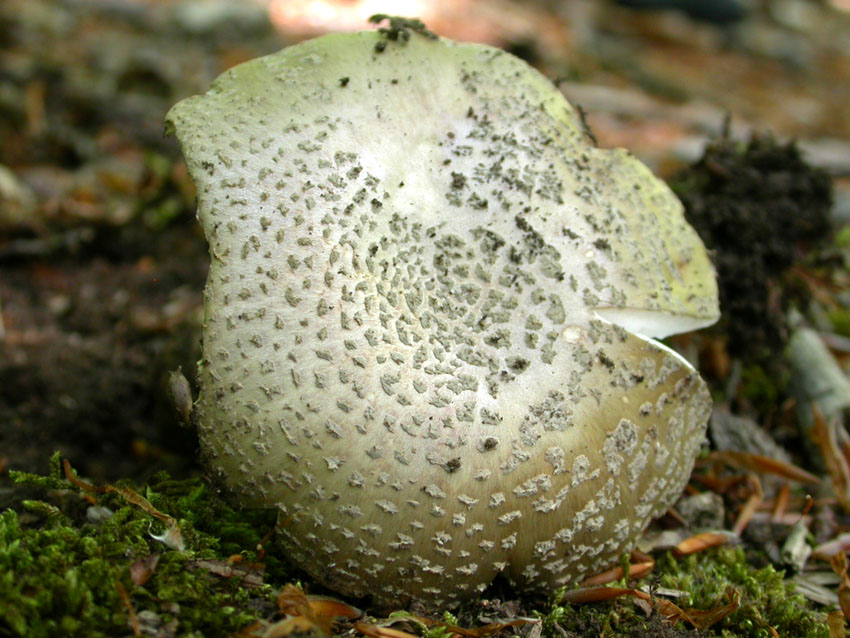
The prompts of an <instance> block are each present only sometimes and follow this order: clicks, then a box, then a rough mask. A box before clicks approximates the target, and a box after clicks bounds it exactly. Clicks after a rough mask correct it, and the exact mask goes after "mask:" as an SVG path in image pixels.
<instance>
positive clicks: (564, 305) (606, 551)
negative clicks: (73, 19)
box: [167, 32, 718, 607]
mask: <svg viewBox="0 0 850 638" xmlns="http://www.w3.org/2000/svg"><path fill="white" fill-rule="evenodd" d="M378 43H384V44H382V45H379V46H378V47H377V48H376V45H377V44H378ZM382 47H383V49H382V50H381V51H379V50H378V49H381V48H382ZM167 120H168V123H169V125H170V126H171V127H173V129H174V130H175V131H176V134H177V136H178V138H179V141H180V144H181V146H182V148H183V151H184V154H185V156H186V161H187V164H188V167H189V171H190V173H191V176H192V178H193V180H194V181H195V184H196V186H197V190H198V217H199V220H200V222H201V225H202V226H203V230H204V232H205V234H206V237H207V240H208V242H209V245H210V255H211V262H212V263H211V267H210V272H209V276H208V280H207V286H206V289H205V320H204V335H203V359H202V361H201V362H200V364H199V377H200V396H199V398H198V401H197V404H196V406H195V410H196V422H197V423H198V427H199V434H200V439H201V446H202V456H203V459H204V461H205V463H206V464H207V466H208V468H209V469H210V472H211V475H212V476H213V477H214V478H215V480H216V481H217V482H218V483H219V484H220V485H221V486H222V488H223V489H224V491H225V492H226V494H227V495H229V496H230V497H231V499H232V501H233V502H235V503H237V504H240V505H243V506H252V507H275V508H278V509H279V519H278V520H279V524H278V532H279V537H280V538H281V542H282V544H283V546H284V548H285V550H286V552H287V554H288V556H289V557H290V558H291V560H292V561H293V562H294V563H295V564H297V565H299V566H300V567H302V568H303V569H305V570H306V571H307V572H309V573H310V574H311V575H312V576H313V577H315V578H316V579H317V580H319V581H321V582H322V583H324V584H325V585H326V586H328V587H330V588H332V589H334V590H336V591H338V592H340V593H342V594H345V595H350V596H357V597H359V596H364V595H367V594H370V595H372V596H373V601H374V602H375V603H376V604H377V605H379V606H385V607H386V606H393V605H399V604H405V603H407V602H409V601H410V600H420V601H423V602H425V603H426V604H429V605H442V604H446V603H452V602H454V601H457V600H460V599H463V598H465V597H469V596H472V595H474V594H476V593H477V592H480V591H483V589H484V588H485V587H486V586H487V585H488V584H489V583H490V582H491V581H492V579H493V578H494V577H495V576H496V575H497V574H499V573H503V574H505V575H506V576H507V578H508V579H509V580H510V581H511V582H513V583H514V584H515V585H516V586H518V587H519V588H521V589H523V590H547V589H550V588H552V587H556V586H559V585H562V584H564V583H568V582H571V581H575V580H580V579H582V578H583V577H585V576H588V575H591V574H592V573H595V572H597V571H599V570H601V569H603V568H605V567H607V566H609V565H610V564H611V563H612V562H616V561H617V559H618V558H619V556H620V555H621V553H622V552H624V551H628V550H629V549H630V548H631V546H632V544H633V543H634V541H635V539H636V538H637V537H638V536H639V535H640V534H641V533H642V531H643V530H644V528H645V527H646V525H647V524H648V523H649V521H650V520H651V519H652V518H653V517H656V516H658V515H660V514H661V513H663V512H664V511H665V510H666V509H668V508H669V507H670V506H671V504H672V503H673V502H674V501H675V500H676V498H677V497H678V495H679V494H680V492H681V490H682V488H683V486H684V484H685V483H686V481H687V479H688V477H689V475H690V472H691V469H692V465H693V460H694V457H695V455H696V453H697V451H698V449H699V447H700V444H701V443H702V441H703V439H704V431H705V423H706V420H707V417H708V414H709V411H710V405H711V404H710V397H709V394H708V392H707V389H706V387H705V384H704V382H703V381H702V380H701V379H700V378H699V376H698V374H697V373H696V371H695V370H694V369H693V368H692V367H691V366H690V365H688V364H687V362H685V361H684V359H682V358H681V357H680V356H678V355H676V354H675V353H674V352H672V351H671V350H669V349H667V348H665V347H663V346H661V345H660V344H657V343H656V342H654V341H653V340H652V339H650V338H649V337H651V336H664V335H665V334H669V333H672V332H677V331H684V330H690V329H693V328H697V327H701V326H704V325H708V324H710V323H713V322H714V321H715V320H716V319H717V317H718V306H717V289H716V284H715V279H714V273H713V270H712V267H711V264H710V262H709V260H708V257H707V254H706V251H705V249H704V247H703V245H702V243H701V242H700V240H699V238H698V237H697V235H696V233H695V232H694V231H693V229H692V228H690V226H688V225H687V223H686V222H685V220H684V217H683V214H682V208H681V205H680V204H679V202H678V200H676V198H675V197H674V196H673V195H672V193H671V192H670V191H669V189H668V188H667V186H666V185H665V184H664V183H663V182H661V181H659V180H658V179H656V178H655V177H654V176H653V175H652V174H651V172H650V171H649V170H648V169H647V168H646V167H645V166H644V165H643V164H641V163H640V162H639V161H638V160H636V159H635V158H634V157H632V156H631V155H629V154H628V153H627V152H626V151H623V150H619V149H617V150H601V149H597V148H595V147H594V146H592V145H591V144H590V142H589V140H588V138H587V136H586V135H585V133H584V132H583V128H582V124H581V121H580V118H579V117H578V114H577V112H576V110H575V109H574V108H573V107H572V106H570V104H568V103H567V101H566V100H565V99H564V98H563V97H562V95H561V94H560V93H559V92H558V91H557V89H556V88H555V87H554V86H553V85H552V84H551V83H550V82H549V81H548V80H547V79H546V78H544V77H543V76H542V75H540V74H539V73H538V72H536V71H534V70H533V69H531V68H530V67H529V66H528V65H526V64H525V63H524V62H522V61H521V60H519V59H517V58H515V57H513V56H511V55H509V54H507V53H505V52H503V51H500V50H497V49H494V48H491V47H487V46H482V45H477V44H459V43H456V42H452V41H448V40H444V39H430V38H427V37H424V36H421V35H419V34H413V35H412V37H411V38H410V40H409V41H407V42H405V41H404V40H403V39H400V40H398V41H387V40H386V38H385V36H384V35H382V34H379V33H377V32H361V33H355V34H345V35H328V36H324V37H321V38H317V39H315V40H311V41H308V42H304V43H301V44H298V45H296V46H292V47H289V48H286V49H284V50H282V51H280V52H279V53H276V54H273V55H269V56H267V57H263V58H259V59H257V60H253V61H251V62H247V63H245V64H242V65H240V66H238V67H235V68H233V69H231V70H230V71H228V72H226V73H224V74H223V75H222V76H221V77H220V78H219V79H218V80H216V82H215V83H214V84H213V85H212V87H211V89H210V90H209V92H208V93H206V94H205V95H203V96H195V97H192V98H189V99H186V100H184V101H182V102H180V103H179V104H177V105H176V106H175V107H174V108H173V109H172V110H171V111H170V112H169V114H168V116H167ZM615 322H616V323H615Z"/></svg>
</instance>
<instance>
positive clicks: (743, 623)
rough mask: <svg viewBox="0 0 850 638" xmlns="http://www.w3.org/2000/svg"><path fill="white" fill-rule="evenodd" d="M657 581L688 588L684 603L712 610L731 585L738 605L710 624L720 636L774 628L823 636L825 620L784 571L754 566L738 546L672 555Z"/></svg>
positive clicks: (662, 562) (664, 560)
mask: <svg viewBox="0 0 850 638" xmlns="http://www.w3.org/2000/svg"><path fill="white" fill-rule="evenodd" d="M658 567H659V571H660V572H661V577H660V579H659V584H660V585H661V586H663V587H671V588H674V589H679V590H682V591H684V592H687V596H686V597H685V598H684V599H680V601H678V602H679V604H680V606H691V607H695V608H698V609H710V608H711V607H717V606H720V605H722V604H724V603H725V602H726V601H725V593H726V590H727V589H728V588H729V587H734V588H736V589H737V590H738V591H739V592H740V595H741V598H740V604H739V606H738V609H737V610H736V611H735V612H734V613H733V614H731V615H729V616H727V617H726V618H725V619H723V620H721V621H720V622H719V623H718V624H717V625H715V626H714V627H712V629H713V630H715V631H716V632H717V633H718V634H719V635H722V636H765V638H768V637H769V636H770V635H771V633H770V631H769V629H768V626H770V627H773V628H774V629H776V631H777V632H778V633H779V635H780V636H801V637H802V636H807V637H809V636H810V637H813V638H814V637H823V638H826V637H827V636H828V635H829V631H828V630H827V627H826V624H825V623H824V622H823V619H822V618H819V616H818V614H816V613H815V612H814V611H813V610H812V607H811V605H809V604H808V603H807V602H806V601H805V599H803V597H802V596H799V595H797V594H795V593H794V588H793V585H791V584H788V583H786V582H785V580H784V573H783V572H778V571H776V570H775V569H774V568H773V567H772V566H768V567H764V568H762V569H757V570H756V569H753V568H752V567H751V566H750V565H749V564H748V563H747V560H746V557H745V555H744V551H743V550H742V549H741V548H740V547H736V548H718V549H715V550H711V551H707V552H704V553H700V554H694V555H692V556H688V557H686V558H680V559H675V560H674V559H673V558H672V557H671V556H670V555H669V554H668V555H667V556H665V557H663V558H662V559H661V560H660V561H659V565H658Z"/></svg>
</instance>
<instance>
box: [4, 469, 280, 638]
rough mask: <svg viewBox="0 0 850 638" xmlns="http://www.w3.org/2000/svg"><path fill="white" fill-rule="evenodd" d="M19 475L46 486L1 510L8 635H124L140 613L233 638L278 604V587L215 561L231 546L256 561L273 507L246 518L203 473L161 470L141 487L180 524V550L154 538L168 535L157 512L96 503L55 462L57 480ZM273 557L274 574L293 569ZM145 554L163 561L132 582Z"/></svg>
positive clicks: (164, 626)
mask: <svg viewBox="0 0 850 638" xmlns="http://www.w3.org/2000/svg"><path fill="white" fill-rule="evenodd" d="M54 459H55V461H58V457H54ZM12 474H13V479H14V480H15V481H16V482H18V483H23V484H29V485H37V486H40V487H42V488H47V490H48V491H47V492H46V493H45V499H46V500H39V501H22V502H21V509H22V511H21V512H20V513H19V512H16V511H13V510H11V509H9V510H6V511H5V512H3V513H2V514H0V635H2V636H27V638H39V637H41V636H124V635H128V634H129V633H132V623H133V620H132V619H131V615H132V616H135V622H136V623H138V624H139V626H140V627H142V628H143V629H152V630H153V629H155V630H163V631H165V632H166V633H164V634H163V635H174V636H185V635H190V634H192V632H196V633H195V635H203V636H225V635H230V634H232V633H233V632H235V631H237V630H239V629H240V628H243V627H245V626H246V625H247V624H250V623H251V622H252V621H253V620H255V619H257V618H258V617H261V616H263V615H265V614H268V613H269V612H271V611H273V610H274V606H273V602H272V601H273V589H272V587H271V586H269V585H267V584H260V585H259V586H253V587H247V586H245V578H243V577H230V578H226V577H222V576H219V575H216V573H214V572H215V569H211V567H217V566H220V565H224V566H226V565H228V564H229V563H227V561H228V558H229V557H230V556H231V555H232V554H239V555H240V556H242V557H243V559H244V560H243V561H242V562H244V563H250V564H253V563H255V562H256V561H257V560H258V556H257V547H258V546H259V545H260V542H261V541H262V538H263V535H264V534H265V533H266V532H267V531H268V530H269V529H270V528H271V526H272V524H273V522H274V516H273V515H271V516H269V514H268V513H266V512H240V513H238V515H237V513H236V512H235V511H233V510H231V509H230V508H228V507H227V506H225V505H224V504H222V503H220V502H219V501H218V499H216V498H215V497H213V496H212V495H211V494H210V493H209V492H208V490H207V489H206V488H205V487H204V485H203V483H202V482H201V481H200V480H199V479H192V480H187V481H171V480H168V479H166V478H165V477H163V476H159V477H154V479H153V480H152V481H151V483H150V485H149V486H147V487H146V488H145V489H144V490H143V491H141V492H140V493H142V494H143V495H144V496H145V497H146V498H147V499H148V500H149V501H150V502H151V504H153V505H154V507H156V508H157V509H159V510H160V511H162V512H167V513H169V514H170V515H172V516H174V517H175V518H176V519H177V520H178V521H179V526H180V530H181V532H182V534H183V538H184V541H185V545H186V548H187V549H186V551H175V550H173V549H169V548H168V547H167V546H165V545H164V544H163V543H161V542H159V541H157V540H155V539H154V538H153V536H152V535H153V534H161V533H162V531H163V530H162V523H161V522H159V521H158V520H157V519H155V518H154V517H152V516H151V515H150V514H148V513H146V512H144V511H142V510H141V509H139V508H138V507H136V506H134V505H130V504H128V503H126V502H125V501H124V499H122V498H121V496H120V495H118V494H106V495H103V496H99V497H98V499H97V505H94V504H92V503H91V502H90V501H91V497H90V496H89V495H81V494H78V493H76V491H75V490H74V488H73V486H72V485H71V484H70V483H69V482H67V481H65V480H64V479H62V478H61V476H60V474H59V469H58V464H57V463H56V462H54V463H53V471H52V472H51V475H49V476H47V477H38V476H34V475H30V474H24V473H12ZM125 487H130V486H127V485H125ZM264 560H265V561H266V571H267V576H268V580H272V581H273V580H276V577H277V576H280V577H283V574H282V572H281V571H280V565H279V563H276V562H275V561H274V560H273V558H267V559H264ZM145 561H156V562H155V567H154V568H153V570H152V571H151V573H150V574H149V576H148V578H147V580H145V581H144V582H142V583H139V582H138V581H139V580H140V577H139V574H138V571H136V572H135V582H134V577H133V576H131V570H132V569H133V566H134V564H136V565H137V566H138V564H140V563H144V562H145ZM122 591H123V592H124V593H122ZM125 594H126V597H125ZM130 608H132V614H131V612H130ZM155 635H156V634H155Z"/></svg>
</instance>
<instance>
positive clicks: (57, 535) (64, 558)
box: [0, 457, 828, 638]
mask: <svg viewBox="0 0 850 638" xmlns="http://www.w3.org/2000/svg"><path fill="white" fill-rule="evenodd" d="M14 479H15V480H16V481H17V482H19V483H24V484H26V485H30V486H32V485H35V486H38V487H39V488H41V489H43V490H44V500H28V501H23V500H22V501H21V502H20V508H19V509H20V510H21V511H20V513H18V512H16V511H12V510H7V511H6V512H3V513H2V514H0V636H27V637H28V638H29V637H33V638H40V637H42V636H44V637H52V636H63V637H64V636H70V637H73V636H92V637H95V638H97V637H100V636H127V635H130V634H131V633H132V630H131V628H130V626H129V624H128V622H129V616H128V610H127V605H126V603H125V602H124V600H123V599H122V595H121V594H120V593H119V586H118V583H120V587H121V588H123V590H124V591H125V592H126V593H127V595H128V597H129V600H130V603H131V604H132V607H133V610H134V612H135V614H136V617H137V619H138V621H139V622H140V623H142V624H143V625H144V624H145V623H148V624H150V623H152V622H155V623H158V624H159V626H160V627H163V626H165V625H167V624H169V623H170V624H172V625H173V626H174V627H176V629H175V633H174V635H176V636H190V635H193V636H205V637H214V636H229V635H233V634H234V633H235V632H237V631H239V630H240V629H242V628H244V627H246V626H247V625H250V624H251V623H253V622H254V621H255V620H257V619H260V618H266V619H268V618H271V617H272V616H273V614H274V611H275V606H274V603H273V600H274V595H275V592H276V591H277V590H278V589H279V588H280V587H281V586H282V585H283V584H285V583H287V582H291V576H289V575H287V573H286V571H285V569H284V567H283V565H282V564H281V562H280V561H279V560H277V559H276V558H275V556H274V554H273V553H272V554H270V555H266V556H264V557H262V559H261V560H262V562H264V563H265V564H266V572H265V577H264V579H263V580H264V582H265V583H266V584H265V585H262V586H260V587H246V586H245V583H244V582H243V579H241V578H238V577H234V578H222V577H220V576H217V575H215V574H213V573H212V572H211V571H210V570H209V569H207V568H205V567H204V565H203V563H199V561H202V560H203V561H212V562H223V561H226V560H227V559H228V557H230V556H232V555H234V554H239V555H241V556H242V557H243V558H244V561H245V562H246V563H253V562H256V561H257V560H259V557H258V556H257V553H256V550H257V547H258V545H260V544H261V543H263V544H266V543H265V542H264V537H265V536H266V535H267V534H268V533H269V531H270V530H271V529H272V528H273V525H274V513H271V512H265V511H251V510H249V511H235V510H232V509H231V508H229V507H227V506H226V505H225V504H224V503H222V502H221V501H220V500H219V499H217V498H216V497H215V496H214V495H213V494H211V493H210V492H209V490H208V489H207V488H206V486H205V485H204V484H203V482H202V481H201V480H200V479H197V478H195V479H189V480H183V481H175V480H172V479H170V478H169V477H168V476H166V475H164V474H161V475H156V476H154V477H153V478H152V479H151V481H150V482H149V484H148V485H146V486H143V487H141V488H140V487H138V486H136V490H137V491H138V493H140V494H142V495H143V496H145V498H147V499H148V501H149V502H150V503H151V504H152V505H153V506H154V507H156V508H157V509H158V510H160V511H161V512H163V513H166V514H168V515H170V516H173V517H174V518H176V519H177V520H178V521H179V525H180V529H181V531H182V533H183V538H184V540H185V543H186V548H187V549H186V551H182V552H180V551H175V550H173V549H168V548H167V547H166V546H165V545H163V544H162V543H160V542H158V541H156V540H155V539H154V538H153V537H152V534H158V533H161V532H162V523H161V522H160V521H159V520H157V519H156V518H155V517H153V516H151V515H150V514H148V513H146V512H144V511H143V510H142V509H140V508H139V507H137V506H135V505H131V504H128V503H126V502H125V501H124V499H123V498H122V497H121V496H120V495H119V494H105V495H98V498H97V500H98V505H99V506H102V507H106V508H109V510H110V511H111V512H112V514H111V515H108V516H107V517H106V518H104V519H103V520H102V522H100V523H92V522H89V521H88V520H87V518H86V510H87V509H88V507H89V503H88V502H87V501H86V500H84V499H83V497H82V496H81V495H79V494H77V493H76V490H77V488H75V487H74V486H72V485H71V484H70V483H69V482H67V481H66V480H65V479H64V478H62V477H61V470H60V465H59V459H58V457H55V458H54V459H53V460H52V463H51V472H50V474H49V475H48V476H46V477H41V476H35V475H31V474H20V473H16V474H15V475H14ZM123 485H124V486H125V487H131V485H129V484H128V483H124V484H123ZM27 492H28V495H31V492H32V489H31V488H28V490H27ZM88 498H90V496H89V497H88ZM101 511H102V510H101ZM107 514H108V513H107ZM153 555H158V556H159V559H158V561H159V562H158V563H157V565H156V568H155V570H154V571H153V573H152V575H151V576H150V578H149V579H148V580H147V581H146V582H144V583H143V584H140V585H136V584H134V583H133V580H132V579H131V576H130V567H131V566H132V565H133V564H134V563H135V562H136V561H137V560H139V559H145V558H149V557H151V556H153ZM621 584H622V585H626V584H625V583H621ZM639 584H640V585H641V586H645V587H650V588H651V587H666V588H671V589H676V590H680V591H682V592H685V594H686V595H685V596H684V597H682V598H679V599H678V600H676V601H675V602H676V604H678V605H679V606H680V607H685V608H687V607H692V608H696V609H712V608H715V607H720V606H722V605H725V604H727V603H728V599H727V596H726V592H727V590H728V589H729V588H730V587H734V588H735V589H737V590H738V592H739V593H740V606H739V608H738V609H737V610H736V611H735V613H733V614H732V615H730V616H728V617H727V618H725V619H723V620H721V621H720V622H718V623H717V624H716V625H714V626H712V627H711V628H709V629H708V630H706V631H705V632H703V633H702V634H695V633H694V631H693V628H691V627H689V626H686V625H684V624H683V623H678V624H677V625H675V626H673V627H670V626H668V625H666V624H665V623H663V622H662V620H661V618H660V616H659V615H658V614H654V615H653V616H652V617H650V618H647V617H646V615H645V614H644V613H643V611H642V610H641V609H640V608H639V607H638V606H637V605H635V603H634V601H633V600H632V599H630V598H625V597H623V598H618V599H615V600H611V601H607V602H602V603H595V604H588V605H564V604H560V603H558V602H557V601H558V600H560V595H559V594H557V593H556V594H554V595H553V597H552V600H551V601H550V602H549V603H545V602H543V603H536V604H532V603H530V602H529V603H528V606H525V604H523V607H522V612H521V615H524V616H528V615H534V616H537V617H539V618H541V619H542V621H543V630H544V635H545V636H553V637H554V636H557V637H558V638H563V633H562V632H566V633H567V635H569V636H584V635H593V636H604V637H606V638H615V637H619V636H629V637H633V636H665V637H668V638H669V637H675V636H686V635H687V636H694V635H706V636H708V635H713V636H724V637H728V638H731V637H734V636H741V637H743V636H747V637H749V636H756V637H758V636H765V637H768V636H770V630H769V627H773V628H774V629H776V631H777V632H778V633H779V635H781V636H798V637H813V638H826V636H827V635H828V631H827V628H826V624H825V623H824V622H823V619H822V618H820V617H819V615H818V614H817V613H816V612H815V611H813V609H812V606H811V605H810V604H809V603H807V602H806V601H805V600H803V599H802V598H800V597H799V596H796V595H794V594H793V591H792V588H791V586H790V585H787V584H786V583H785V582H784V581H783V575H782V574H781V573H780V572H776V571H775V570H774V569H773V568H771V567H767V568H763V569H754V568H752V567H751V566H750V565H749V564H748V562H747V558H746V556H745V554H744V552H743V551H742V550H741V549H730V548H720V549H715V550H709V551H706V552H703V553H700V554H696V555H693V556H690V557H687V558H682V559H674V558H672V557H671V556H670V555H669V554H668V555H666V556H662V557H660V558H659V559H658V564H657V566H656V570H655V572H654V573H653V574H652V575H651V576H650V577H649V578H647V579H644V580H642V581H641V582H640V583H639ZM481 604H482V601H478V602H476V601H470V602H469V603H467V604H466V605H465V606H464V607H468V608H469V609H474V608H476V607H478V606H479V605H481ZM485 607H486V605H485ZM506 608H507V607H506ZM143 612H145V613H143ZM461 612H463V609H462V610H461ZM402 615H405V614H402ZM459 616H460V619H458V617H455V616H453V615H451V614H449V613H448V612H447V613H446V614H445V615H444V616H442V619H443V620H445V621H446V622H448V623H451V624H459V625H468V626H475V625H476V624H477V623H479V622H480V620H479V619H478V616H479V614H478V613H472V614H468V613H460V614H459ZM152 619H153V620H152ZM413 625H414V626H416V627H417V628H418V630H419V633H421V634H422V635H423V636H426V637H427V638H444V636H445V635H446V630H445V629H444V628H441V627H426V626H424V625H421V626H420V625H418V624H417V623H413ZM147 628H148V629H150V630H151V631H153V628H152V627H151V626H148V627H147ZM505 631H506V632H508V634H509V633H510V632H511V630H510V629H507V630H505ZM508 634H506V635H508Z"/></svg>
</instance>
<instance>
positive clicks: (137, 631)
mask: <svg viewBox="0 0 850 638" xmlns="http://www.w3.org/2000/svg"><path fill="white" fill-rule="evenodd" d="M115 589H117V590H118V596H119V597H120V598H121V602H123V603H124V606H125V607H126V608H127V620H128V621H129V623H130V627H131V628H132V630H133V636H135V638H139V637H140V636H141V635H142V629H141V627H139V619H138V618H137V617H136V610H135V609H133V603H132V601H131V600H130V597H129V596H128V595H127V590H126V589H124V585H122V584H121V581H118V580H116V581H115Z"/></svg>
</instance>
